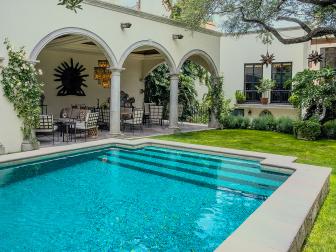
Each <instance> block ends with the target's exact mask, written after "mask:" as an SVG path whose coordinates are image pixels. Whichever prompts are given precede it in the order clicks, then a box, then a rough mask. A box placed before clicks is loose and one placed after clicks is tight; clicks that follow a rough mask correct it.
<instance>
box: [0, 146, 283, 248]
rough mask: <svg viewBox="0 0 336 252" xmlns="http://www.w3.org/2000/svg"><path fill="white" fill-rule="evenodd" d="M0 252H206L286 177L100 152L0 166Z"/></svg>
mask: <svg viewBox="0 0 336 252" xmlns="http://www.w3.org/2000/svg"><path fill="white" fill-rule="evenodd" d="M0 169H1V170H0V226H1V231H2V235H1V236H0V251H88V250H90V251H131V250H134V251H213V250H214V249H215V248H216V247H217V246H219V245H220V243H221V242H222V241H223V240H225V239H226V238H227V237H228V236H229V235H230V234H231V233H232V232H233V231H235V230H236V229H237V228H238V227H239V226H240V225H241V224H242V223H243V222H244V221H245V220H246V219H247V218H248V217H249V216H250V215H251V214H252V213H253V212H254V211H255V210H256V209H257V208H258V207H259V206H260V205H261V204H262V203H263V202H264V201H265V200H266V199H267V197H269V196H270V195H271V194H272V193H273V192H274V191H275V190H276V189H277V188H278V187H279V186H280V185H281V184H282V183H284V182H285V181H286V179H287V178H288V175H284V174H281V173H275V172H267V171H263V170H262V169H261V166H260V162H259V161H257V160H246V159H241V158H235V157H227V156H223V155H209V154H201V153H198V152H190V151H184V150H177V149H171V148H162V147H156V146H148V147H142V148H136V149H130V148H121V147H116V146H112V147H111V146H107V147H103V148H99V149H93V150H92V149H91V150H87V151H81V152H78V153H68V154H61V155H60V154H58V155H54V156H50V157H48V156H47V157H44V158H39V159H34V160H31V161H29V162H17V163H12V164H5V165H0Z"/></svg>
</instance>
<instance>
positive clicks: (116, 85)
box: [110, 68, 124, 135]
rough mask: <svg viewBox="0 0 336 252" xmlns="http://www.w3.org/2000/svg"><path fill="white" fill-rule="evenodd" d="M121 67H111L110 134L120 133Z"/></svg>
mask: <svg viewBox="0 0 336 252" xmlns="http://www.w3.org/2000/svg"><path fill="white" fill-rule="evenodd" d="M122 70H124V69H123V68H111V71H112V79H111V90H110V91H111V94H110V134H111V135H120V134H121V133H120V73H121V71H122Z"/></svg>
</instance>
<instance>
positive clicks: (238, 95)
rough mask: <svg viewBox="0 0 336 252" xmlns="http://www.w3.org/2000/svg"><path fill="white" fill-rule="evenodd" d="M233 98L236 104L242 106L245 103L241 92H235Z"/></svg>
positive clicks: (244, 97)
mask: <svg viewBox="0 0 336 252" xmlns="http://www.w3.org/2000/svg"><path fill="white" fill-rule="evenodd" d="M235 96H236V102H237V104H242V103H244V102H245V101H246V96H245V94H244V92H243V91H242V90H237V91H236V93H235Z"/></svg>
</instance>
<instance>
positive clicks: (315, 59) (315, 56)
mask: <svg viewBox="0 0 336 252" xmlns="http://www.w3.org/2000/svg"><path fill="white" fill-rule="evenodd" d="M322 61H323V55H322V54H319V53H318V51H312V52H311V54H309V56H308V62H309V63H314V64H315V65H316V64H317V63H319V62H322Z"/></svg>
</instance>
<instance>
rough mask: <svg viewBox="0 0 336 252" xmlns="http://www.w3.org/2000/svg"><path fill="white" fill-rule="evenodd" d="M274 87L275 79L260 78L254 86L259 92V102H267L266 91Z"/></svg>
mask: <svg viewBox="0 0 336 252" xmlns="http://www.w3.org/2000/svg"><path fill="white" fill-rule="evenodd" d="M274 87H275V81H274V80H270V79H262V80H261V81H260V83H259V84H258V85H257V86H256V88H257V91H258V93H259V94H261V98H260V102H261V104H264V105H265V104H268V96H267V92H269V91H270V90H272V88H274Z"/></svg>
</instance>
